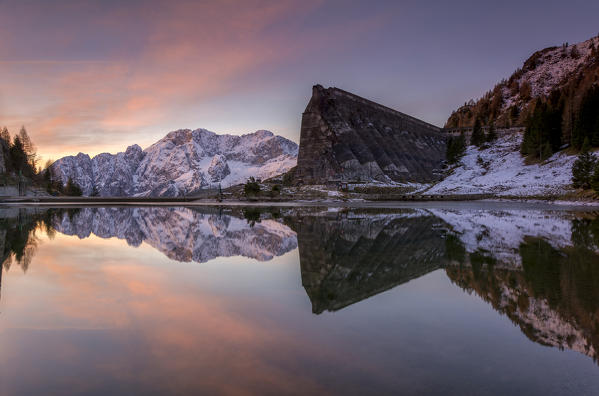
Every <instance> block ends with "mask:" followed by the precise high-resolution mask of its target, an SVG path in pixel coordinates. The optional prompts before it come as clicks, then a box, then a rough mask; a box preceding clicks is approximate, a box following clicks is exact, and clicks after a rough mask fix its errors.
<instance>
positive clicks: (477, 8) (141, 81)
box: [0, 0, 599, 159]
mask: <svg viewBox="0 0 599 396" xmlns="http://www.w3.org/2000/svg"><path fill="white" fill-rule="evenodd" d="M598 16H599V2H597V1H589V0H586V1H576V0H574V1H569V2H566V1H502V2H499V1H493V2H486V1H451V2H449V1H376V0H370V1H349V0H345V1H319V0H303V1H285V0H278V1H260V0H244V1H175V0H170V1H152V0H147V1H131V0H127V1H124V0H120V1H109V0H102V1H84V0H78V1H62V0H53V1H47V0H39V1H29V0H17V1H12V0H0V29H1V34H0V125H7V126H8V127H9V129H10V130H11V132H13V133H14V132H16V131H17V130H18V128H19V127H20V126H21V125H22V124H24V125H25V126H26V127H27V129H28V131H29V132H30V135H31V136H32V138H33V140H34V142H36V143H37V145H38V151H39V153H40V154H41V155H42V156H44V157H45V158H55V159H56V158H58V157H60V156H62V155H68V154H76V153H77V152H79V151H83V152H88V153H90V154H96V153H99V152H102V151H109V152H116V151H122V150H124V149H125V147H126V146H127V145H130V144H133V143H138V144H140V145H141V146H142V147H144V148H145V147H146V146H148V145H149V144H151V143H153V142H154V141H156V140H158V139H159V138H161V137H162V136H164V135H165V134H166V133H167V132H169V131H171V130H175V129H180V128H191V129H195V128H200V127H202V128H207V129H210V130H213V131H215V132H218V133H233V134H242V133H248V132H253V131H255V130H257V129H269V130H271V131H273V132H275V133H277V134H281V135H283V136H286V137H288V138H290V139H292V140H295V141H298V139H299V127H300V120H301V113H302V111H303V110H304V108H305V105H306V103H307V101H308V99H309V96H310V94H311V87H312V85H313V84H315V83H320V84H323V85H325V86H337V87H339V88H342V89H345V90H348V91H351V92H354V93H356V94H358V95H361V96H364V97H366V98H369V99H372V100H374V101H377V102H380V103H382V104H384V105H387V106H389V107H393V108H396V109H398V110H400V111H403V112H406V113H408V114H411V115H414V116H416V117H420V118H422V119H424V120H426V121H429V122H431V123H433V124H437V125H440V126H441V125H442V124H443V123H444V122H445V120H446V119H447V117H448V115H449V114H450V113H451V111H452V110H454V109H455V108H457V107H458V106H459V105H460V104H463V103H464V102H465V101H466V100H468V99H470V98H476V97H479V96H480V95H482V94H483V93H484V92H485V91H486V90H488V89H490V88H492V87H493V85H494V84H495V83H496V82H498V81H499V80H501V79H502V78H505V77H508V76H509V75H510V74H511V72H512V71H513V70H514V69H516V68H517V67H519V66H521V64H522V62H523V61H524V60H525V59H526V58H527V57H528V56H529V55H530V54H531V53H532V52H534V51H535V50H538V49H542V48H544V47H547V46H551V45H560V44H561V43H563V42H566V41H568V42H570V43H575V42H579V41H583V40H586V39H588V38H590V37H591V36H595V35H597V34H598V33H599V22H598V20H599V19H598Z"/></svg>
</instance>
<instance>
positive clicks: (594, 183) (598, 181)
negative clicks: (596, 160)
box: [591, 164, 599, 192]
mask: <svg viewBox="0 0 599 396" xmlns="http://www.w3.org/2000/svg"><path fill="white" fill-rule="evenodd" d="M591 188H592V189H593V190H594V191H595V192H599V166H598V165H597V164H595V170H594V171H593V175H592V176H591Z"/></svg>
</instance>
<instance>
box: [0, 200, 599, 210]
mask: <svg viewBox="0 0 599 396" xmlns="http://www.w3.org/2000/svg"><path fill="white" fill-rule="evenodd" d="M0 206H7V207H103V206H125V207H126V206H186V207H327V208H365V209H368V208H372V209H376V208H380V209H402V208H414V207H419V208H455V209H459V208H465V207H469V208H472V207H475V208H477V209H490V210H493V209H496V210H501V209H503V208H506V209H507V208H513V207H517V208H522V209H527V208H528V209H542V208H547V209H556V210H585V211H590V210H599V201H590V200H568V199H564V198H563V197H562V198H557V197H556V198H554V197H551V198H549V197H547V198H540V197H530V198H526V197H493V198H483V199H466V197H464V199H449V200H443V199H425V198H418V199H406V200H367V199H354V200H351V199H349V200H334V199H324V200H322V199H321V200H318V199H317V200H272V201H269V200H247V201H246V200H223V201H218V200H215V199H205V198H203V199H202V198H199V199H198V198H190V197H189V198H134V197H114V198H106V197H102V198H100V197H60V198H57V197H52V198H47V197H11V198H4V199H0Z"/></svg>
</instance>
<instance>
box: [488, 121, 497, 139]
mask: <svg viewBox="0 0 599 396" xmlns="http://www.w3.org/2000/svg"><path fill="white" fill-rule="evenodd" d="M495 139H497V133H496V131H495V122H493V121H491V123H490V125H489V133H487V142H492V141H494V140H495Z"/></svg>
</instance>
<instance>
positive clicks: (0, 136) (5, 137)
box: [0, 127, 10, 147]
mask: <svg viewBox="0 0 599 396" xmlns="http://www.w3.org/2000/svg"><path fill="white" fill-rule="evenodd" d="M0 139H2V140H4V142H5V143H6V146H7V147H8V146H9V145H10V133H9V132H8V128H7V127H4V128H2V132H0Z"/></svg>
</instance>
